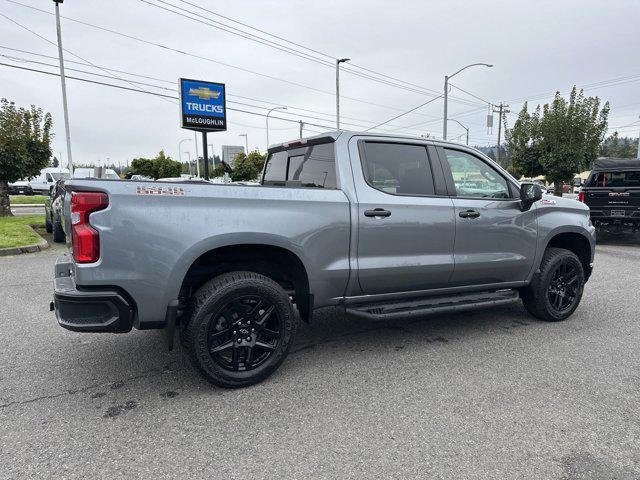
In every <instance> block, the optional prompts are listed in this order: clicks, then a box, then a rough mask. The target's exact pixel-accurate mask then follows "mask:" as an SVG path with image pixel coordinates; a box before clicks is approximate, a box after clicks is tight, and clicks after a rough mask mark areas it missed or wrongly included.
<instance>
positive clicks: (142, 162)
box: [131, 150, 182, 180]
mask: <svg viewBox="0 0 640 480" xmlns="http://www.w3.org/2000/svg"><path fill="white" fill-rule="evenodd" d="M131 171H132V172H133V173H134V174H135V175H145V176H147V177H151V178H153V179H154V180H157V179H159V178H171V177H179V176H180V172H181V171H182V165H181V164H180V162H176V161H174V160H172V159H171V157H168V156H167V155H166V154H165V153H164V150H160V153H158V155H157V156H156V157H155V158H134V159H133V160H132V162H131Z"/></svg>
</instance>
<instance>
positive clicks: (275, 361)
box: [182, 272, 298, 388]
mask: <svg viewBox="0 0 640 480" xmlns="http://www.w3.org/2000/svg"><path fill="white" fill-rule="evenodd" d="M297 323H298V318H297V315H296V313H295V311H294V308H293V305H292V303H291V300H290V299H289V296H288V295H287V293H286V292H285V291H284V290H283V289H282V287H280V285H278V284H277V283H276V282H274V281H273V280H271V279H269V278H267V277H265V276H263V275H259V274H257V273H252V272H232V273H227V274H224V275H220V276H219V277H216V278H214V279H213V280H210V281H209V282H208V283H206V284H205V285H203V286H202V287H201V288H200V289H199V290H198V291H197V292H196V294H195V295H194V297H193V299H192V303H191V309H190V318H189V319H188V323H187V324H186V325H185V326H184V327H183V329H182V342H183V344H184V346H185V347H186V348H187V350H188V351H189V353H190V357H191V360H192V361H193V363H194V365H195V366H196V367H197V368H198V369H199V370H200V371H201V372H202V374H203V375H204V376H205V377H206V378H207V379H208V380H209V381H210V382H211V383H213V384H215V385H218V386H221V387H227V388H235V387H245V386H249V385H253V384H255V383H258V382H260V381H262V380H264V379H265V378H267V377H268V376H269V375H271V374H272V373H273V372H275V371H276V369H277V368H278V367H279V366H280V365H281V364H282V362H283V361H284V359H285V358H286V356H287V354H288V353H289V349H290V347H291V344H292V343H293V339H294V337H295V333H296V330H297Z"/></svg>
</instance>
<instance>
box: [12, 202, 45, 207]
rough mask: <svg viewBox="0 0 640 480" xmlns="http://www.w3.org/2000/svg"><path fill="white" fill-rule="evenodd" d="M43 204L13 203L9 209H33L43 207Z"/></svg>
mask: <svg viewBox="0 0 640 480" xmlns="http://www.w3.org/2000/svg"><path fill="white" fill-rule="evenodd" d="M44 206H45V205H44V203H15V204H12V205H11V208H29V207H31V208H33V207H44Z"/></svg>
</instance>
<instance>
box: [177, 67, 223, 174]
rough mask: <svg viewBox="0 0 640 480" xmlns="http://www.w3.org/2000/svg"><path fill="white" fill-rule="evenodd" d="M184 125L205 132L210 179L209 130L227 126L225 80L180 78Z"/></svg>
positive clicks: (203, 145)
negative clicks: (223, 81) (218, 81)
mask: <svg viewBox="0 0 640 480" xmlns="http://www.w3.org/2000/svg"><path fill="white" fill-rule="evenodd" d="M180 126H181V127H182V128H185V129H187V130H195V131H196V132H202V155H203V157H204V178H205V180H209V151H208V144H207V132H224V131H225V130H226V129H227V95H226V92H225V85H224V83H215V82H205V81H201V80H190V79H187V78H181V79H180Z"/></svg>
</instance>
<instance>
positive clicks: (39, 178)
mask: <svg viewBox="0 0 640 480" xmlns="http://www.w3.org/2000/svg"><path fill="white" fill-rule="evenodd" d="M62 178H69V169H68V168H59V167H48V168H43V169H42V170H40V174H39V175H36V176H35V177H33V178H31V179H30V180H29V185H30V186H31V189H32V190H33V191H34V192H35V193H45V194H48V193H49V192H50V191H51V189H52V188H53V186H54V185H55V183H56V182H57V181H58V180H60V179H62Z"/></svg>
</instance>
